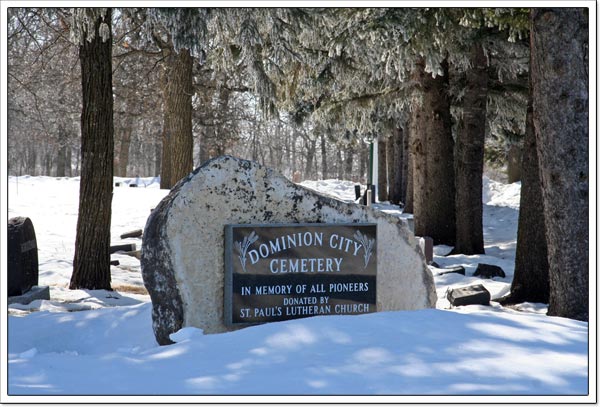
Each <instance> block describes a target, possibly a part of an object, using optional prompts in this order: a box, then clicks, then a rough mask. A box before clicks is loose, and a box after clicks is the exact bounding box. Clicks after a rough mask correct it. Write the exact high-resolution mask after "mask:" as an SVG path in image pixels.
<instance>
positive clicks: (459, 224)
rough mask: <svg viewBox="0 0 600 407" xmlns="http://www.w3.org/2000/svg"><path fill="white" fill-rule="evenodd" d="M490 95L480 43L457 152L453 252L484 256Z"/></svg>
mask: <svg viewBox="0 0 600 407" xmlns="http://www.w3.org/2000/svg"><path fill="white" fill-rule="evenodd" d="M487 93H488V69H487V58H486V56H485V54H484V52H483V47H482V45H481V43H477V44H475V45H473V47H472V49H471V68H470V69H469V70H468V71H467V83H466V87H465V96H464V99H463V100H464V101H463V116H462V119H461V120H460V122H459V125H458V131H457V135H456V138H457V139H456V145H455V150H454V165H455V173H454V175H455V177H456V178H455V181H456V245H455V247H454V251H453V253H456V254H458V253H460V254H468V255H471V254H483V253H485V250H484V248H483V203H482V201H481V190H482V187H483V185H482V177H483V143H484V140H485V120H486V112H487V109H486V104H487Z"/></svg>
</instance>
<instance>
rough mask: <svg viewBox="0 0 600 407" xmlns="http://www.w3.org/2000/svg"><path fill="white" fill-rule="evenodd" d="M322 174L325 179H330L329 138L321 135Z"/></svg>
mask: <svg viewBox="0 0 600 407" xmlns="http://www.w3.org/2000/svg"><path fill="white" fill-rule="evenodd" d="M321 173H322V174H323V179H328V178H329V168H328V167H327V136H326V135H325V133H323V134H321Z"/></svg>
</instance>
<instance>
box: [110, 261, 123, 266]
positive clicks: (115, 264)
mask: <svg viewBox="0 0 600 407" xmlns="http://www.w3.org/2000/svg"><path fill="white" fill-rule="evenodd" d="M119 264H121V263H119V260H111V261H110V265H111V266H118V265H119Z"/></svg>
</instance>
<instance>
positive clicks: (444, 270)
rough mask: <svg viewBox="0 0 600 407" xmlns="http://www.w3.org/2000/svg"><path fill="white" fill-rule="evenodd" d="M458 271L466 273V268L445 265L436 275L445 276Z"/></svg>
mask: <svg viewBox="0 0 600 407" xmlns="http://www.w3.org/2000/svg"><path fill="white" fill-rule="evenodd" d="M450 273H457V274H462V275H463V276H464V275H465V268H464V267H463V266H454V267H444V268H442V269H441V270H440V272H439V273H437V274H436V276H443V275H444V274H450Z"/></svg>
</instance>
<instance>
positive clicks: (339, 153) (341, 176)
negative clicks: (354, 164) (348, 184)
mask: <svg viewBox="0 0 600 407" xmlns="http://www.w3.org/2000/svg"><path fill="white" fill-rule="evenodd" d="M337 178H338V179H344V161H343V160H342V149H341V147H340V146H338V150H337Z"/></svg>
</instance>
